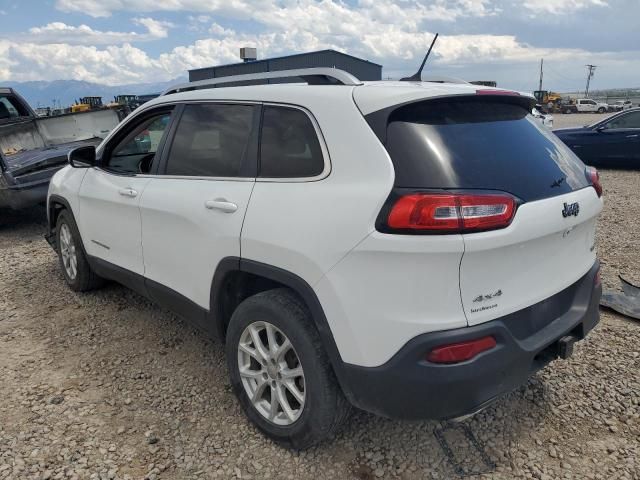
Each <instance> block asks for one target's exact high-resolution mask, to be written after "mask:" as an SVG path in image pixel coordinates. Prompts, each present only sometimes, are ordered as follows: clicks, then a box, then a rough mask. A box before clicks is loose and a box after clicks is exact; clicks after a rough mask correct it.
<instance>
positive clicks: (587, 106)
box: [576, 98, 609, 113]
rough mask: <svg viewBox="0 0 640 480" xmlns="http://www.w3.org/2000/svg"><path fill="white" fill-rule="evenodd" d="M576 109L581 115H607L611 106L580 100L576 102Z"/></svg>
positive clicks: (586, 99)
mask: <svg viewBox="0 0 640 480" xmlns="http://www.w3.org/2000/svg"><path fill="white" fill-rule="evenodd" d="M576 108H577V110H578V112H579V113H595V112H597V113H605V112H607V111H608V110H609V105H607V104H606V103H602V102H596V101H595V100H592V99H590V98H579V99H577V100H576Z"/></svg>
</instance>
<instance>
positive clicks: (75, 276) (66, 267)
mask: <svg viewBox="0 0 640 480" xmlns="http://www.w3.org/2000/svg"><path fill="white" fill-rule="evenodd" d="M56 245H57V250H58V260H59V262H60V268H61V269H62V274H63V275H64V279H65V281H66V282H67V285H69V287H71V290H73V291H76V292H86V291H89V290H93V289H95V288H98V287H100V286H102V285H103V284H104V280H103V279H102V278H101V277H99V276H98V275H96V274H95V273H94V272H93V271H92V270H91V267H90V266H89V262H88V261H87V256H86V254H85V252H84V247H83V245H82V239H81V238H80V233H79V232H78V226H77V225H76V222H75V220H74V219H73V215H71V214H70V213H69V212H68V211H67V210H63V211H62V212H61V213H60V215H58V220H57V222H56ZM65 252H66V253H67V254H66V255H65ZM73 258H75V262H74V261H73ZM74 265H75V267H74Z"/></svg>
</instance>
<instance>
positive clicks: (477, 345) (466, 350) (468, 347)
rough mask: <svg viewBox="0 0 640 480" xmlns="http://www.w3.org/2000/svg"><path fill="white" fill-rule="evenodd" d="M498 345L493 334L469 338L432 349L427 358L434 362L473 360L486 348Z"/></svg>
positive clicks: (489, 348)
mask: <svg viewBox="0 0 640 480" xmlns="http://www.w3.org/2000/svg"><path fill="white" fill-rule="evenodd" d="M496 345H497V343H496V339H495V338H493V337H491V336H488V337H482V338H478V339H476V340H469V341H467V342H459V343H451V344H449V345H442V346H440V347H436V348H434V349H433V350H431V352H429V355H427V360H428V361H430V362H432V363H459V362H464V361H466V360H471V359H472V358H473V357H475V356H476V355H478V354H480V353H482V352H484V351H486V350H491V349H492V348H494V347H495V346H496Z"/></svg>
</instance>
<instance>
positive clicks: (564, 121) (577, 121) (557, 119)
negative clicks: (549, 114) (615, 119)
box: [553, 113, 613, 128]
mask: <svg viewBox="0 0 640 480" xmlns="http://www.w3.org/2000/svg"><path fill="white" fill-rule="evenodd" d="M611 115H613V114H612V113H570V114H569V115H565V114H563V113H554V114H553V128H568V127H581V126H583V125H591V124H592V123H596V122H599V121H600V120H604V119H605V118H607V117H610V116H611Z"/></svg>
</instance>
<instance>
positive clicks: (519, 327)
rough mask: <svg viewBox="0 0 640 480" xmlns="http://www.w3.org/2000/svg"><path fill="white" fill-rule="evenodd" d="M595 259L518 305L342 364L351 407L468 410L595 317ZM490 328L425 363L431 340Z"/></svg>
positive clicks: (435, 414)
mask: <svg viewBox="0 0 640 480" xmlns="http://www.w3.org/2000/svg"><path fill="white" fill-rule="evenodd" d="M598 269H599V264H598V263H597V262H596V264H595V265H594V266H593V267H592V268H591V270H590V271H589V272H588V273H587V274H586V275H585V276H584V277H582V278H581V279H580V280H578V281H577V282H576V283H575V284H573V285H571V286H570V287H568V288H567V289H565V290H563V291H562V292H560V293H558V294H556V295H554V296H552V297H550V298H548V299H546V300H544V301H542V302H540V303H538V304H536V305H532V306H531V307H528V308H526V309H524V310H521V311H519V312H515V313H513V314H510V315H507V316H505V317H502V318H499V319H496V320H492V321H489V322H486V323H483V324H480V325H476V326H473V327H466V328H459V329H454V330H447V331H443V332H435V333H428V334H424V335H420V336H418V337H415V338H413V339H412V340H410V341H409V342H408V343H407V344H406V345H405V346H404V347H403V348H402V349H401V350H400V351H399V352H398V353H396V355H394V356H393V357H392V358H391V360H389V361H388V362H387V363H385V364H384V365H381V366H379V367H373V368H369V367H360V366H356V365H350V364H344V365H343V367H344V368H343V369H341V370H342V371H341V372H340V373H341V374H340V380H341V384H342V386H343V389H344V390H345V394H346V395H347V397H348V398H349V399H350V401H351V402H352V403H353V404H354V405H355V406H357V407H359V408H362V409H364V410H367V411H370V412H373V413H376V414H378V415H382V416H386V417H393V418H407V419H419V418H431V419H447V418H454V417H460V416H463V415H467V414H470V413H474V412H476V411H478V410H479V409H481V408H483V407H484V406H485V405H487V404H488V403H491V402H492V401H493V400H495V399H496V398H497V397H499V396H500V395H502V394H505V393H507V392H509V391H512V390H514V389H515V388H517V387H519V386H520V385H522V384H524V383H525V382H526V381H527V379H528V378H529V376H530V375H531V374H533V373H534V372H536V371H537V370H539V369H541V368H542V367H544V366H545V365H547V364H548V363H549V362H551V361H552V360H554V359H555V358H558V355H559V352H558V344H559V340H560V339H561V338H562V337H565V336H567V335H571V336H573V337H574V338H575V339H576V340H582V339H583V338H584V337H585V336H586V335H587V334H588V333H589V331H590V330H591V329H592V328H593V327H594V326H595V325H596V324H597V323H598V321H599V318H600V317H599V310H598V305H599V301H600V295H601V294H602V287H601V286H600V285H598V286H595V285H594V282H595V276H596V273H597V271H598ZM486 335H492V336H493V337H494V338H495V339H496V341H497V346H496V347H495V348H494V349H492V350H490V351H487V352H484V353H482V354H480V355H478V356H477V357H475V358H473V359H471V360H469V361H467V362H463V363H458V364H454V365H442V364H434V363H430V362H427V361H426V360H425V357H426V354H427V353H428V352H429V351H431V349H433V348H434V347H436V346H439V345H443V344H448V343H455V342H460V341H465V340H470V339H475V338H479V337H483V336H486Z"/></svg>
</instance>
